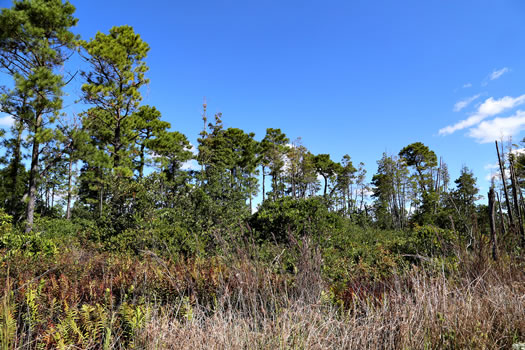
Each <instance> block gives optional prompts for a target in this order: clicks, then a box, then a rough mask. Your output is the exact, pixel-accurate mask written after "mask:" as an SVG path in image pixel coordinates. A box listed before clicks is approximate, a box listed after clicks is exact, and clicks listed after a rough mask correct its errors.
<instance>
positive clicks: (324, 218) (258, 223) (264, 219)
mask: <svg viewBox="0 0 525 350" xmlns="http://www.w3.org/2000/svg"><path fill="white" fill-rule="evenodd" d="M249 224H250V226H251V228H252V229H253V230H254V231H255V233H256V237H257V238H258V239H259V240H260V241H275V242H277V243H283V242H288V239H289V235H290V234H293V235H296V236H299V237H301V236H314V237H316V236H317V237H319V236H320V235H322V234H323V233H326V232H331V231H333V230H334V229H337V228H339V227H341V225H342V218H341V217H340V216H338V215H337V214H335V213H331V212H329V211H328V207H327V206H326V203H325V201H324V199H323V198H322V197H312V198H307V199H293V198H290V197H285V198H280V199H278V200H276V201H270V200H267V201H265V202H264V203H263V204H262V206H261V207H260V208H259V210H258V211H257V213H255V214H254V215H252V217H251V218H250V219H249Z"/></svg>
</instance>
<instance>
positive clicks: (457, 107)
mask: <svg viewBox="0 0 525 350" xmlns="http://www.w3.org/2000/svg"><path fill="white" fill-rule="evenodd" d="M480 96H481V94H477V95H474V96H471V97H467V98H464V99H463V100H461V101H458V102H456V104H455V105H454V112H459V111H461V110H462V109H463V108H465V107H467V106H468V105H469V104H471V103H472V102H474V101H475V100H476V99H478V98H479V97H480Z"/></svg>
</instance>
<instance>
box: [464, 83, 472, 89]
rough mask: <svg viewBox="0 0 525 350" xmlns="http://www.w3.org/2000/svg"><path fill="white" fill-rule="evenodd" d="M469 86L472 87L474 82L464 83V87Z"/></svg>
mask: <svg viewBox="0 0 525 350" xmlns="http://www.w3.org/2000/svg"><path fill="white" fill-rule="evenodd" d="M469 87H472V83H466V84H463V89H466V88H469Z"/></svg>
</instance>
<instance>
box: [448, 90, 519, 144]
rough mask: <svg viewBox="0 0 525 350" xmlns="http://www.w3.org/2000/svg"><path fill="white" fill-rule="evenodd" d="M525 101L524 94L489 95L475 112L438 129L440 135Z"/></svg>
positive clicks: (468, 125) (450, 132) (470, 124)
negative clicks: (497, 96) (496, 97)
mask: <svg viewBox="0 0 525 350" xmlns="http://www.w3.org/2000/svg"><path fill="white" fill-rule="evenodd" d="M523 103H525V95H521V96H518V97H516V98H514V97H510V96H505V97H503V98H500V99H499V100H495V99H494V98H492V97H489V98H488V99H486V100H485V102H483V103H482V104H481V105H480V106H479V107H478V110H477V112H476V113H474V114H473V115H471V116H470V117H468V118H467V119H463V120H461V121H459V122H457V123H456V124H454V125H449V126H446V127H444V128H442V129H440V130H439V134H440V135H449V134H452V133H454V132H456V131H458V130H462V129H465V128H468V127H471V126H474V125H476V124H478V123H479V122H481V121H482V120H483V119H485V118H488V117H493V116H495V115H497V114H500V113H502V112H504V111H506V110H509V109H512V108H514V107H516V106H519V105H521V104H523Z"/></svg>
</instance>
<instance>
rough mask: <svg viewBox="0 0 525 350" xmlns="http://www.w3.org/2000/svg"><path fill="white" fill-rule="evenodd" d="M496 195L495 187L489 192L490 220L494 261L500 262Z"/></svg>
mask: <svg viewBox="0 0 525 350" xmlns="http://www.w3.org/2000/svg"><path fill="white" fill-rule="evenodd" d="M495 197H496V196H495V194H494V187H491V188H490V190H489V220H490V243H491V245H492V259H493V260H494V261H496V260H498V250H497V242H496V218H495V209H496V207H495V206H494V204H495Z"/></svg>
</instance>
